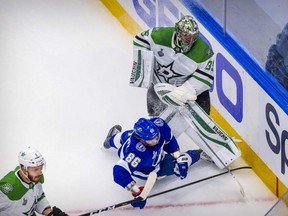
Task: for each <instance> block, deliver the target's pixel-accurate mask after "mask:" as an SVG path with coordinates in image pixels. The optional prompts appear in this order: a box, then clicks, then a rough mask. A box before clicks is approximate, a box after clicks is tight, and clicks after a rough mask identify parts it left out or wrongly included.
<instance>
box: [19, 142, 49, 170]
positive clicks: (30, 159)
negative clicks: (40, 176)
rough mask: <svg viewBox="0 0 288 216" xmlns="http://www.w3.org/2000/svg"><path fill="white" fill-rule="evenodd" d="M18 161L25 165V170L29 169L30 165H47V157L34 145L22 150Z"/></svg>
mask: <svg viewBox="0 0 288 216" xmlns="http://www.w3.org/2000/svg"><path fill="white" fill-rule="evenodd" d="M18 161H19V164H20V165H23V166H24V169H25V170H27V169H28V167H38V166H41V165H43V167H45V165H46V162H45V159H44V158H43V156H42V155H41V154H40V152H39V151H38V150H36V149H35V148H32V147H28V148H25V149H23V150H21V151H20V152H19V154H18Z"/></svg>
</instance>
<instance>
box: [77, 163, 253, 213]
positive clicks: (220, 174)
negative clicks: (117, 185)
mask: <svg viewBox="0 0 288 216" xmlns="http://www.w3.org/2000/svg"><path fill="white" fill-rule="evenodd" d="M242 169H252V167H250V166H243V167H237V168H234V169H231V171H237V170H242ZM227 173H229V171H225V172H222V173H218V174H215V175H211V176H208V177H205V178H202V179H199V180H196V181H193V182H190V183H187V184H184V185H181V186H178V187H174V188H171V189H168V190H165V191H162V192H159V193H155V194H152V195H149V196H147V197H145V199H148V198H152V197H156V196H159V195H162V194H166V193H169V192H171V191H175V190H178V189H181V188H184V187H188V186H190V185H194V184H197V183H200V182H204V181H207V180H210V179H213V178H216V177H219V176H222V175H225V174H227ZM155 180H156V179H155ZM147 181H148V180H147ZM146 184H147V183H146ZM146 184H145V187H146ZM149 184H150V183H149ZM150 185H151V184H150ZM153 185H154V183H153ZM153 185H152V187H153ZM147 186H148V185H147ZM145 187H144V189H145ZM150 190H151V189H150ZM143 191H144V190H143ZM143 191H142V193H143ZM148 193H149V192H148ZM148 193H147V194H148ZM141 200H143V199H141V198H140V197H138V198H137V199H133V200H128V201H125V202H121V203H118V204H115V205H111V206H108V207H105V208H102V209H98V210H95V211H93V212H89V213H85V214H81V215H78V216H91V215H95V214H98V213H101V212H104V211H110V210H113V209H115V208H119V207H122V206H126V205H129V204H131V203H134V202H138V201H141Z"/></svg>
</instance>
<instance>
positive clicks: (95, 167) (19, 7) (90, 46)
mask: <svg viewBox="0 0 288 216" xmlns="http://www.w3.org/2000/svg"><path fill="white" fill-rule="evenodd" d="M0 5H1V6H0V47H1V48H0V74H1V79H0V101H1V108H0V129H1V130H0V143H1V147H0V168H1V169H0V178H2V177H3V176H4V175H5V174H6V173H7V172H9V171H10V170H12V169H14V168H15V167H16V166H17V155H18V152H19V150H20V149H22V148H23V147H26V146H29V145H30V146H34V147H36V148H37V149H38V150H39V151H40V152H42V154H43V155H44V157H45V158H46V161H47V168H46V172H45V184H44V189H45V192H46V196H47V198H48V199H49V201H50V203H51V205H56V206H58V207H60V208H61V209H62V210H65V211H66V212H67V213H69V214H71V215H78V214H80V213H84V212H87V211H88V212H89V211H93V210H96V209H101V208H104V207H106V206H110V205H113V204H116V203H119V202H123V201H126V200H130V199H131V198H132V197H131V195H130V194H129V192H127V191H126V190H124V189H122V188H121V187H120V186H118V185H116V184H115V183H114V182H113V177H112V167H113V165H114V164H115V163H116V162H117V156H116V152H115V151H114V150H103V149H102V143H103V140H104V139H105V137H106V134H107V132H108V130H109V129H110V127H111V126H113V125H114V124H121V125H122V126H123V128H124V129H130V128H132V126H133V124H134V122H135V121H136V120H137V119H138V118H140V117H147V112H146V91H145V90H144V89H139V88H134V87H130V86H129V77H130V71H131V64H132V36H131V35H130V34H129V33H128V32H127V31H126V30H125V29H124V28H123V27H122V26H121V25H120V23H119V22H118V21H117V19H116V18H114V17H113V16H112V15H111V14H110V12H109V11H108V10H107V9H106V8H105V7H104V6H103V5H102V3H101V2H100V1H98V0H82V1H80V0H78V1H77V0H61V1H58V0H49V1H44V0H26V1H21V0H13V1H8V0H0ZM179 143H180V145H181V147H182V149H183V150H185V149H188V148H194V147H195V146H193V145H191V142H190V140H189V139H188V138H187V137H185V135H184V136H182V137H180V139H179ZM242 165H245V163H244V162H243V161H242V159H239V160H238V161H236V162H235V163H234V164H233V167H237V166H242ZM219 172H221V170H218V169H217V168H216V167H215V166H214V165H213V164H210V163H208V162H199V163H198V164H196V165H195V166H194V167H192V168H191V169H190V172H189V176H188V177H187V178H186V179H185V180H180V179H177V178H176V177H167V178H166V179H163V180H159V181H158V182H157V183H156V185H155V187H154V188H153V190H152V191H151V194H154V193H156V192H159V191H162V190H166V189H170V188H173V187H175V186H178V185H182V184H186V183H189V182H191V181H195V180H198V179H200V178H203V177H206V176H208V175H213V174H216V173H219ZM234 175H235V177H236V180H235V179H234V178H233V176H232V175H230V174H226V175H224V176H222V177H218V178H215V179H213V180H209V181H205V182H203V183H199V184H195V185H191V186H188V187H185V188H183V189H179V190H177V191H173V192H170V193H167V194H163V195H160V196H157V197H154V198H151V199H148V202H147V206H146V208H145V209H143V210H139V209H134V208H132V207H130V206H127V207H121V208H117V209H115V210H111V211H107V212H103V213H101V214H103V215H125V216H129V215H135V214H137V215H139V216H141V215H143V216H144V215H157V216H158V215H167V216H168V215H171V216H172V215H173V216H174V215H192V214H193V215H199V216H200V215H203V216H205V215H214V216H215V215H234V216H240V215H247V216H250V215H251V216H252V215H253V216H258V215H259V216H260V215H264V214H265V212H267V211H268V210H269V208H270V207H271V206H272V205H273V204H274V203H275V202H276V197H275V196H274V195H273V194H272V193H271V192H270V191H269V190H268V189H267V188H266V187H265V186H264V184H263V183H262V181H261V180H260V179H259V178H258V177H257V176H256V175H255V174H254V173H253V171H251V170H243V171H238V172H235V173H234ZM237 181H238V182H240V184H241V185H242V186H243V188H244V190H245V193H246V196H245V197H244V198H243V197H242V196H241V195H240V192H239V185H238V183H237ZM138 183H139V184H141V183H143V182H141V181H138Z"/></svg>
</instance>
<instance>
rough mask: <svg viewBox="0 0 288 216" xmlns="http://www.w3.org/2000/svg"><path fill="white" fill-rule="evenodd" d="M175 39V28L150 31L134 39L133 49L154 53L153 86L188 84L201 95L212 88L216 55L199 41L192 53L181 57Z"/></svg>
mask: <svg viewBox="0 0 288 216" xmlns="http://www.w3.org/2000/svg"><path fill="white" fill-rule="evenodd" d="M175 36H176V35H175V28H174V27H160V28H153V29H149V30H147V31H144V32H141V33H140V34H138V35H136V36H135V38H134V41H133V45H134V49H144V50H150V51H153V54H154V60H155V63H154V74H153V82H154V84H155V83H159V82H160V83H169V84H172V85H175V86H180V85H182V84H183V83H185V82H189V84H190V85H192V86H193V88H194V89H195V90H196V93H197V95H199V94H201V93H202V92H203V91H205V90H207V89H210V87H211V86H212V84H213V80H214V58H213V56H214V53H213V51H212V50H211V49H210V48H209V46H208V45H207V44H206V43H205V42H204V41H203V40H202V39H201V38H200V37H199V38H198V39H197V40H196V42H195V43H194V44H193V46H192V48H191V50H190V51H189V52H187V53H182V50H181V48H180V47H177V46H176V45H175V39H176V38H175ZM188 86H189V85H188Z"/></svg>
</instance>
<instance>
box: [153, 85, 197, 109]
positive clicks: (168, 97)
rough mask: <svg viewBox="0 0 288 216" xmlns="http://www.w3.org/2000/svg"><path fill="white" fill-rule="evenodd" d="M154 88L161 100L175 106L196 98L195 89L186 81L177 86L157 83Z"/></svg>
mask: <svg viewBox="0 0 288 216" xmlns="http://www.w3.org/2000/svg"><path fill="white" fill-rule="evenodd" d="M154 90H155V92H156V94H157V95H158V97H159V98H160V99H161V101H162V102H164V103H165V104H167V105H172V106H176V107H178V106H185V103H187V102H188V101H195V100H196V99H197V95H196V90H195V89H194V88H193V87H192V86H191V85H190V84H189V83H187V82H185V83H184V84H183V85H181V86H179V87H176V86H173V85H170V84H168V83H157V84H156V85H155V86H154Z"/></svg>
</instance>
